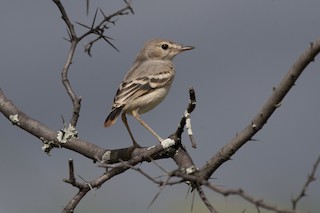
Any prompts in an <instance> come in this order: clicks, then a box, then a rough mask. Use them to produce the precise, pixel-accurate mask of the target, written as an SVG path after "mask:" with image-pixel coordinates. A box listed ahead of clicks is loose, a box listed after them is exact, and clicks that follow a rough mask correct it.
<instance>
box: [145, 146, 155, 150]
mask: <svg viewBox="0 0 320 213" xmlns="http://www.w3.org/2000/svg"><path fill="white" fill-rule="evenodd" d="M154 147H156V146H149V147H148V148H147V150H150V149H153V148H154Z"/></svg>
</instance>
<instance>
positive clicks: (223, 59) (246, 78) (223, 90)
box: [0, 0, 320, 213]
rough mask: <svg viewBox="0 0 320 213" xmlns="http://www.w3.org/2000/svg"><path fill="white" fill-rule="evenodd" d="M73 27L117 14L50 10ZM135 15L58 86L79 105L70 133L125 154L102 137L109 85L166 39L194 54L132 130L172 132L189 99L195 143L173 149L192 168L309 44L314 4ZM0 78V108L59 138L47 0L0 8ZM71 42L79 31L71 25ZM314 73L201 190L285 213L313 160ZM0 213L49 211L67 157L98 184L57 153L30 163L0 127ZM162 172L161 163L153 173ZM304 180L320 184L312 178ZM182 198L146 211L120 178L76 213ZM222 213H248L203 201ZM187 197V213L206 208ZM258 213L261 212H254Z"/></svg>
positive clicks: (231, 203) (182, 4)
mask: <svg viewBox="0 0 320 213" xmlns="http://www.w3.org/2000/svg"><path fill="white" fill-rule="evenodd" d="M63 3H64V4H65V7H66V10H67V11H68V13H69V15H70V17H71V19H72V20H73V21H79V22H81V23H83V24H90V22H91V21H90V20H92V17H93V14H94V10H95V8H96V7H97V6H99V7H100V8H102V9H103V10H104V11H105V13H106V14H108V13H110V12H112V11H114V10H115V9H119V8H121V7H122V2H121V1H90V15H89V17H87V16H86V15H85V1H75V2H69V1H68V2H63ZM132 5H133V8H134V11H135V15H128V16H123V17H120V19H119V20H118V22H117V24H116V26H114V27H113V26H112V28H111V29H110V30H109V31H108V33H107V35H108V36H110V37H113V38H114V39H115V41H114V44H115V45H116V46H117V47H118V49H119V50H120V53H118V52H116V51H114V50H113V49H112V48H110V46H108V45H107V44H106V43H104V42H99V43H97V44H96V45H95V46H94V47H93V50H92V55H93V57H92V58H90V57H88V56H87V55H86V54H85V53H84V52H83V49H82V46H84V44H85V42H87V41H89V39H87V40H85V41H84V42H82V44H81V45H82V46H79V49H78V51H77V53H76V55H75V58H74V61H73V64H72V66H71V68H70V75H69V77H70V80H71V83H72V86H73V87H74V89H75V90H76V93H77V94H78V95H81V96H82V97H83V101H82V110H81V116H80V120H79V124H78V130H79V135H80V137H81V138H82V139H85V140H88V141H91V142H92V143H95V144H98V145H99V146H102V147H106V148H122V147H127V146H129V145H130V144H131V141H130V138H129V136H128V134H127V133H126V130H125V127H124V125H123V124H122V123H121V122H117V123H116V125H114V126H112V127H111V128H108V129H105V128H103V121H104V119H105V117H106V116H107V114H108V112H109V110H110V107H111V104H112V100H113V96H114V94H115V92H116V89H117V87H118V84H119V82H120V81H121V79H122V78H123V76H124V74H125V73H126V72H127V70H128V69H129V67H130V66H131V65H132V63H133V60H134V58H135V56H136V54H137V53H138V51H139V50H140V48H141V47H142V45H143V43H144V42H145V41H146V40H149V39H151V38H166V39H170V40H173V41H176V42H179V43H182V44H185V45H193V46H195V47H196V49H194V50H192V51H188V52H186V53H184V54H181V55H179V56H177V57H176V58H175V60H174V62H175V65H176V70H177V75H176V78H175V82H174V84H173V86H172V88H171V92H170V94H169V95H168V97H167V98H166V100H165V101H164V102H163V103H162V104H160V105H159V106H158V107H157V108H156V109H154V110H153V111H151V112H149V113H147V114H145V115H143V116H142V117H143V118H144V119H145V120H146V122H148V124H149V125H150V126H151V127H152V128H153V129H155V130H156V131H157V132H158V134H159V135H161V136H162V137H166V136H168V135H170V134H171V133H172V132H173V131H174V130H175V128H176V124H177V123H178V121H179V119H180V117H181V115H182V113H183V111H184V109H185V106H186V104H187V103H188V88H189V86H193V87H194V88H195V90H196V95H197V104H198V105H197V108H196V110H195V111H194V113H193V114H192V125H193V132H194V134H195V138H196V141H197V144H198V148H197V149H192V148H191V146H190V142H189V141H188V140H187V137H185V140H184V141H183V143H184V144H185V145H186V147H187V149H188V150H189V151H190V154H191V155H192V157H193V159H194V161H195V163H196V165H197V166H199V167H201V166H202V165H203V164H204V163H205V162H206V160H208V159H209V157H211V156H212V155H213V154H214V153H216V152H217V151H218V150H219V149H220V148H221V147H222V146H223V145H224V144H226V143H227V142H229V141H230V139H231V138H232V137H234V135H235V134H236V133H237V132H239V131H241V130H242V129H243V128H244V127H245V126H246V125H247V124H248V123H249V122H250V120H251V119H252V118H253V116H254V115H255V114H256V113H257V112H258V111H259V109H260V107H261V106H262V104H263V103H264V102H265V100H266V99H267V97H268V96H269V95H270V94H271V92H272V87H273V86H276V85H277V84H278V82H279V81H280V80H281V78H282V77H283V76H284V74H285V73H286V72H287V70H288V69H289V68H290V66H291V65H292V64H293V62H294V61H295V59H296V58H297V57H298V56H299V55H300V54H301V53H302V52H303V51H304V49H305V48H307V47H308V45H309V43H310V42H311V41H313V40H315V39H316V38H318V37H319V36H320V28H319V23H320V13H319V8H320V1H318V0H305V1H298V0H281V1H277V0H273V1H271V0H269V1H252V0H243V1H238V0H237V1H236V0H233V1H232V0H226V1H210V0H206V1H205V0H200V1H191V0H185V1H169V0H165V1H155V0H153V1H133V4H132ZM0 26H1V57H0V63H1V72H0V73H1V78H0V86H1V88H2V89H3V90H4V91H5V93H6V95H7V96H8V97H9V98H10V99H11V100H12V101H14V103H15V104H16V105H17V106H18V107H19V108H20V109H21V110H23V111H24V112H25V113H27V114H28V115H29V116H31V117H33V118H35V119H38V120H39V121H41V122H43V123H45V124H46V125H48V126H49V127H51V128H54V129H57V130H59V129H61V128H62V121H61V114H62V115H63V116H64V117H65V119H66V120H68V119H69V118H70V115H71V112H72V106H71V102H70V100H69V97H68V96H67V95H66V92H65V91H64V88H63V86H62V84H61V82H60V71H61V68H62V66H63V64H64V62H65V59H66V54H67V51H68V48H69V47H68V43H67V42H66V41H65V40H63V39H62V38H63V37H66V36H67V33H66V30H65V29H66V27H65V25H64V23H63V22H62V20H61V19H60V14H59V11H58V9H57V8H56V6H55V5H54V3H53V2H52V1H49V0H47V1H43V0H33V1H17V0H5V1H2V3H1V7H0ZM76 29H77V32H82V31H83V28H81V27H80V26H78V25H77V26H76ZM319 70H320V64H319V62H318V60H317V59H316V61H315V63H312V64H311V65H310V66H309V67H308V68H307V70H306V71H305V72H304V73H303V74H302V76H301V78H300V79H299V80H298V81H297V84H296V86H295V87H294V88H293V89H292V90H291V91H290V93H289V94H288V96H287V97H286V98H285V99H284V101H283V103H282V106H281V107H280V108H279V109H278V110H277V111H276V112H275V113H274V115H273V116H272V117H271V119H270V120H269V122H268V123H267V124H266V126H265V127H264V128H263V129H262V130H261V131H260V132H259V133H258V134H257V135H256V136H255V138H256V139H259V141H257V142H252V143H248V144H246V145H245V146H244V147H243V148H242V149H241V150H240V151H239V152H237V153H236V154H235V155H234V156H233V160H232V161H229V162H227V163H225V164H224V165H223V166H222V167H221V168H219V170H217V172H216V173H215V174H214V176H213V178H215V179H214V180H213V182H214V183H216V184H219V185H222V186H226V187H234V188H238V187H241V188H243V189H244V190H245V191H247V192H248V193H250V194H251V195H253V196H257V197H260V198H263V199H264V200H265V201H267V202H270V203H274V204H277V205H280V206H282V207H290V199H291V197H292V196H293V195H297V193H298V192H299V190H300V189H301V187H302V185H303V184H304V182H305V180H306V178H307V175H308V174H309V173H310V171H311V167H312V164H313V163H314V161H315V159H316V158H317V156H318V155H319V153H320V143H319V136H318V132H319V123H320V113H319V109H320V97H319V92H318V91H319V85H320V72H319ZM129 123H130V125H131V127H132V130H133V133H134V135H135V137H136V138H137V140H138V141H139V143H140V144H141V145H144V146H150V145H152V143H156V140H155V139H154V138H153V136H152V135H150V134H149V132H147V131H146V130H145V129H144V128H143V127H142V126H141V125H140V124H138V122H137V121H135V120H134V119H133V118H129ZM0 135H1V137H0V142H1V145H2V148H1V149H0V169H1V174H0V179H1V181H0V191H1V192H0V212H10V213H18V212H50V213H51V212H52V213H54V212H60V211H61V210H62V208H63V206H64V205H65V204H66V203H67V202H68V201H69V200H70V199H71V197H73V196H74V194H75V193H76V189H75V188H72V187H71V186H70V185H67V184H65V183H63V182H62V179H63V178H66V177H67V175H68V170H67V160H68V159H69V158H73V159H74V162H75V169H76V174H77V175H80V176H81V177H83V178H84V179H85V180H91V179H92V178H95V177H97V176H98V175H100V174H101V173H102V172H103V171H102V170H101V169H99V168H97V167H96V166H95V165H93V164H92V162H91V161H88V160H87V159H85V158H83V157H82V156H79V155H78V154H76V153H72V152H70V151H68V150H58V149H57V150H53V151H52V153H51V156H50V157H49V156H47V155H46V154H45V153H43V152H42V151H41V145H42V144H41V142H40V141H39V140H37V139H36V138H34V137H33V136H31V135H29V134H27V133H25V132H23V131H21V130H20V129H18V128H16V127H15V126H12V125H11V124H10V123H9V122H8V121H7V120H6V119H4V117H3V116H0ZM160 163H161V165H162V166H164V167H165V168H167V169H168V170H173V169H175V168H176V166H175V164H174V163H173V162H172V161H171V160H163V161H160ZM141 168H143V169H144V170H145V171H147V172H149V173H150V174H152V175H153V176H155V177H156V176H158V175H163V173H162V172H161V171H160V170H159V169H158V168H157V167H156V166H154V165H153V164H146V163H145V164H143V165H141ZM317 176H318V177H319V176H320V173H319V171H318V172H317ZM187 189H188V187H187V186H186V185H183V184H181V185H179V186H173V187H166V188H165V190H164V191H163V192H162V193H161V194H160V196H159V198H158V199H157V201H156V202H155V204H154V205H153V206H152V207H151V208H150V209H147V206H148V204H149V203H150V202H151V200H152V198H153V196H155V194H156V193H157V192H158V187H157V186H155V185H154V184H152V183H150V182H149V181H148V180H147V179H146V178H144V177H142V176H141V175H140V174H137V173H136V172H134V171H129V172H126V173H124V174H121V175H120V176H118V177H117V178H114V179H112V180H111V181H109V182H107V184H105V185H104V186H103V187H102V188H101V189H99V190H97V191H96V192H95V193H94V192H92V193H89V194H88V195H87V196H86V198H84V199H83V201H82V202H81V204H80V205H79V206H78V208H77V209H76V211H77V212H79V213H83V212H89V211H90V212H114V213H117V212H125V211H128V210H130V211H131V212H154V213H158V212H189V211H190V206H191V197H192V196H188V198H185V197H186V193H187ZM206 191H207V193H208V197H209V199H210V201H211V203H212V204H213V205H214V206H215V207H216V208H217V209H218V210H221V212H241V211H242V210H243V209H246V212H256V210H255V208H254V207H253V206H251V205H250V204H248V203H246V202H244V201H242V200H241V199H235V198H224V197H222V196H220V195H217V194H215V193H213V192H210V191H208V190H206ZM319 197H320V181H319V180H318V181H317V182H314V183H312V185H311V186H310V188H309V190H308V197H307V199H304V200H303V201H302V202H301V203H300V206H301V207H302V209H303V210H305V211H313V212H319V211H320V207H319V200H318V199H319ZM199 200H200V199H199V198H196V205H195V207H194V211H196V212H200V211H201V210H203V209H205V207H204V205H203V204H202V203H201V202H200V201H199ZM262 212H263V211H262Z"/></svg>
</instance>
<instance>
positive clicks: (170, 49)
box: [138, 39, 194, 60]
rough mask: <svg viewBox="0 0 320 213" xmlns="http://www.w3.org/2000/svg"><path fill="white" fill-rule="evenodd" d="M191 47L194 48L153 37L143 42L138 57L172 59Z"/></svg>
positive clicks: (142, 58)
mask: <svg viewBox="0 0 320 213" xmlns="http://www.w3.org/2000/svg"><path fill="white" fill-rule="evenodd" d="M192 49H194V47H192V46H182V45H181V44H177V43H174V42H172V41H169V40H164V39H153V40H150V41H147V42H146V43H145V44H144V47H143V48H142V50H141V51H140V53H139V55H138V58H139V59H140V60H146V59H155V60H172V59H173V58H174V57H175V56H176V55H178V54H179V53H181V52H184V51H187V50H192ZM140 57H141V58H140Z"/></svg>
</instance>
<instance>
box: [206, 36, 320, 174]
mask: <svg viewBox="0 0 320 213" xmlns="http://www.w3.org/2000/svg"><path fill="white" fill-rule="evenodd" d="M319 52H320V38H319V39H317V40H316V41H315V42H312V43H311V44H310V46H309V47H308V48H307V49H306V50H305V51H304V53H302V55H300V57H299V58H298V59H297V60H296V62H295V63H294V64H293V66H292V67H291V68H290V70H289V71H288V73H287V74H286V75H285V76H284V77H283V79H282V80H281V82H280V83H279V85H278V87H275V88H273V92H272V94H271V96H270V97H269V99H268V100H267V102H266V103H265V104H264V105H263V106H262V108H261V110H260V111H259V112H258V113H257V114H256V115H255V117H254V118H253V119H252V121H251V123H250V124H248V126H247V127H245V128H244V129H243V130H242V131H241V132H240V133H239V134H237V135H236V137H234V138H233V139H232V140H231V141H230V142H229V143H228V144H226V145H225V146H224V147H222V149H221V150H220V151H219V152H218V153H216V154H215V155H214V156H213V157H212V158H211V159H210V160H209V161H208V162H207V163H206V164H205V165H204V166H203V167H202V168H201V169H200V175H201V177H202V178H204V179H209V178H210V177H211V175H212V174H213V172H214V171H215V170H216V169H218V168H219V167H220V166H221V165H222V164H223V163H224V162H226V161H228V160H229V159H230V157H231V156H232V155H233V154H234V153H236V152H237V151H238V150H239V149H240V148H241V147H242V146H243V145H244V144H245V143H247V142H248V141H250V140H251V138H252V137H253V136H254V135H255V134H256V133H257V132H258V131H259V130H260V129H261V128H262V127H263V126H264V125H265V124H266V122H267V121H268V119H269V118H270V116H271V115H272V114H273V112H274V111H275V110H276V109H277V108H278V107H279V106H280V105H281V101H282V100H283V98H284V97H285V95H286V94H287V93H288V92H289V90H290V89H291V88H292V86H293V85H294V83H295V82H296V80H297V79H298V77H299V76H300V74H301V73H302V72H303V71H304V69H305V68H306V67H307V66H308V65H309V64H310V63H311V62H313V61H314V58H315V57H316V56H317V55H318V54H319Z"/></svg>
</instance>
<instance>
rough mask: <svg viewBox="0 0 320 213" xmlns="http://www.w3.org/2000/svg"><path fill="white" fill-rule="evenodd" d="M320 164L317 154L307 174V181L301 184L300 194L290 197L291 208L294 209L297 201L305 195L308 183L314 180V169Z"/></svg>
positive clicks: (319, 157)
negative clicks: (309, 172)
mask: <svg viewBox="0 0 320 213" xmlns="http://www.w3.org/2000/svg"><path fill="white" fill-rule="evenodd" d="M319 164H320V156H318V158H317V160H316V162H315V163H314V165H313V167H312V171H311V174H310V175H309V176H308V179H307V181H306V182H305V184H304V185H303V187H302V189H301V191H300V194H299V195H298V196H297V197H295V198H292V200H291V202H292V209H296V208H297V204H298V202H299V201H300V200H301V199H302V198H303V197H305V196H306V191H307V189H308V187H309V185H310V184H311V182H313V181H315V180H316V176H315V175H316V171H317V168H318V166H319Z"/></svg>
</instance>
